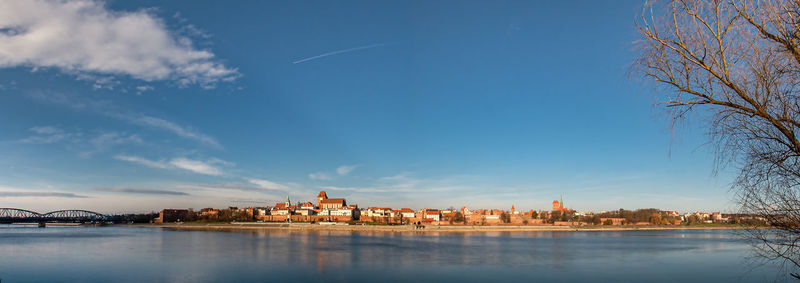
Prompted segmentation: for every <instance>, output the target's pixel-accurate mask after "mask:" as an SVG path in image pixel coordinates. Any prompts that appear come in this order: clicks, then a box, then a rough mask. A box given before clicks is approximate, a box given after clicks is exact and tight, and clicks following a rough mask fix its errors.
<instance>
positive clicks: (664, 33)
mask: <svg viewBox="0 0 800 283" xmlns="http://www.w3.org/2000/svg"><path fill="white" fill-rule="evenodd" d="M637 28H638V30H639V32H640V33H641V35H642V37H643V40H641V41H640V42H639V46H638V47H639V51H640V52H641V53H640V55H639V57H638V58H637V60H636V61H635V63H634V66H635V69H636V70H638V71H639V72H640V73H641V74H642V75H643V76H644V77H645V78H647V79H648V80H650V81H654V82H656V84H655V85H656V86H657V88H658V90H659V91H658V93H661V94H664V96H663V98H661V99H659V103H660V104H662V105H663V106H665V107H666V109H669V112H670V113H671V114H672V117H673V123H674V122H675V121H678V120H681V119H682V118H686V117H688V115H687V114H689V113H693V112H697V111H692V110H701V111H702V112H701V113H702V114H701V115H703V117H709V118H710V119H709V120H708V121H707V126H708V128H709V131H710V133H711V134H712V135H711V136H712V141H713V143H712V144H713V145H714V147H715V149H716V156H717V166H728V165H730V166H733V167H734V168H735V169H737V170H739V175H738V177H737V178H736V180H735V181H734V182H733V190H734V192H736V195H737V199H738V201H739V202H740V204H741V210H742V213H747V214H751V215H755V216H757V217H761V218H763V219H766V220H767V222H768V223H769V225H771V226H772V227H773V228H775V229H750V230H749V232H748V235H749V236H751V237H752V238H754V239H756V240H757V241H758V244H756V245H755V247H756V251H757V253H758V254H759V255H761V256H764V257H765V258H769V259H779V260H783V262H784V263H790V266H791V265H793V266H794V267H795V268H797V267H800V243H798V240H800V187H798V185H800V159H799V157H800V140H799V139H798V136H797V131H798V128H800V100H799V99H798V87H800V76H799V75H800V0H767V1H750V0H728V1H719V0H716V1H701V0H672V1H664V2H655V3H647V4H646V5H645V10H644V12H643V13H642V16H641V18H640V19H639V20H637ZM792 275H795V274H792Z"/></svg>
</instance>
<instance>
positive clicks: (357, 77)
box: [0, 1, 735, 213]
mask: <svg viewBox="0 0 800 283" xmlns="http://www.w3.org/2000/svg"><path fill="white" fill-rule="evenodd" d="M254 5H257V7H246V8H245V7H240V6H237V5H224V4H223V3H214V2H198V3H193V4H192V5H184V4H182V3H161V2H123V1H108V2H98V1H76V2H72V3H70V4H69V5H68V4H67V3H62V2H58V1H29V2H3V3H0V121H2V122H0V133H2V134H0V202H2V203H3V204H4V205H3V206H6V207H19V208H27V209H32V210H37V211H52V210H57V209H66V208H83V209H89V210H93V211H100V212H104V213H123V212H148V211H155V210H160V209H162V208H165V207H176V208H190V207H191V208H202V207H227V206H250V205H258V204H269V203H271V202H273V201H275V200H281V199H283V198H285V196H286V195H287V194H288V195H290V196H292V197H293V198H294V197H295V196H297V198H298V199H301V198H305V197H304V196H313V195H314V194H315V192H318V191H320V190H326V191H328V192H332V193H335V194H336V195H339V196H342V197H345V198H347V199H349V200H352V201H353V202H354V203H369V204H371V205H377V206H387V207H414V208H416V207H419V208H422V207H449V206H470V207H486V208H492V207H495V208H506V207H508V206H510V205H515V206H517V207H519V208H521V209H547V208H548V207H549V205H550V202H551V201H552V200H553V197H555V196H561V195H563V196H564V197H565V200H566V201H567V203H568V204H569V205H570V206H572V207H575V208H581V209H584V210H587V211H607V210H614V209H619V208H629V209H637V208H651V207H652V208H663V209H671V210H679V211H701V210H707V211H734V208H735V204H733V203H732V202H731V201H730V198H731V196H730V194H728V192H729V190H728V188H729V183H730V182H731V181H732V178H733V177H732V174H731V173H730V172H728V171H726V169H725V168H721V169H720V170H719V171H718V172H717V171H715V170H714V166H713V165H714V156H713V152H711V151H712V150H711V149H710V148H709V147H708V146H707V145H706V136H705V135H704V131H703V130H702V129H701V128H698V127H695V125H692V124H687V125H683V124H679V125H677V126H676V127H675V128H674V129H673V128H671V127H670V126H669V125H667V124H668V123H665V120H667V119H668V118H665V117H663V115H660V113H659V110H655V109H653V107H651V106H652V104H653V103H654V100H653V97H652V95H651V93H652V89H651V88H649V87H648V86H647V85H644V84H642V83H641V82H638V81H636V80H631V79H630V78H629V77H628V75H627V71H628V69H629V65H630V62H631V61H632V60H633V58H635V57H636V54H635V52H633V51H632V50H633V43H634V42H635V41H636V40H637V39H638V35H637V33H636V31H635V29H634V27H633V19H632V17H631V15H635V14H637V13H639V12H640V9H641V7H642V6H641V5H642V3H641V2H640V1H619V2H614V3H610V4H609V3H594V2H591V1H586V2H584V3H582V4H581V5H577V6H579V7H577V8H576V7H575V5H573V4H567V3H519V5H521V6H514V7H510V6H506V5H503V4H502V3H482V4H480V5H479V4H476V3H473V4H465V5H460V6H459V7H452V5H446V4H444V3H418V4H416V5H400V4H397V3H360V2H342V3H315V4H314V5H311V4H308V3H278V2H275V3H255V4H254ZM320 5H322V6H324V7H318V6H320ZM311 6H315V7H314V9H310V7H311ZM364 9H367V10H369V11H371V12H370V13H360V12H359V11H363V10H364ZM326 11H328V12H326ZM445 14H446V15H450V16H448V17H441V15H445ZM220 18H225V19H230V20H224V21H222V20H220ZM411 18H413V19H417V20H415V21H409V19H411ZM564 18H573V19H574V21H568V22H565V23H563V24H559V25H556V26H552V25H551V24H552V23H554V22H561V21H562V19H564ZM409 22H411V23H409ZM588 25H591V26H592V27H593V29H584V28H583V27H585V26H588ZM64 27H71V30H70V33H69V34H71V36H69V37H63V36H58V34H59V33H58V32H55V33H50V32H48V31H51V30H55V31H63V29H64ZM130 27H135V28H130ZM248 27H259V28H260V30H259V33H258V34H255V33H253V32H252V31H250V30H249V29H248ZM431 27H435V28H431ZM545 27H547V28H545ZM93 31H102V32H93ZM54 34H55V35H54ZM109 35H113V36H109ZM31 38H40V39H41V40H31ZM112 39H114V40H117V41H113V40H112ZM109 40H111V41H113V42H112V43H113V45H114V46H119V48H104V46H106V45H104V44H109ZM542 42H547V44H542ZM552 43H556V44H552ZM23 51H24V52H23ZM111 59H114V60H111ZM98 62H101V63H102V64H101V63H98ZM567 74H569V75H567Z"/></svg>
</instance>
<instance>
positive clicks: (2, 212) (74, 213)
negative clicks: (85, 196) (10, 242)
mask: <svg viewBox="0 0 800 283" xmlns="http://www.w3.org/2000/svg"><path fill="white" fill-rule="evenodd" d="M107 220H109V217H108V216H106V215H103V214H100V213H97V212H93V211H88V210H78V209H74V210H57V211H51V212H48V213H38V212H35V211H30V210H26V209H19V208H7V207H3V208H0V223H21V222H38V223H47V222H62V223H63V222H67V223H87V222H105V221H107Z"/></svg>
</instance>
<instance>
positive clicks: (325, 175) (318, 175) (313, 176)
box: [308, 172, 331, 180]
mask: <svg viewBox="0 0 800 283" xmlns="http://www.w3.org/2000/svg"><path fill="white" fill-rule="evenodd" d="M308 178H309V179H311V180H330V179H331V176H330V175H328V173H325V172H317V173H311V174H308Z"/></svg>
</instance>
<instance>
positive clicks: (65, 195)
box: [0, 191, 86, 198]
mask: <svg viewBox="0 0 800 283" xmlns="http://www.w3.org/2000/svg"><path fill="white" fill-rule="evenodd" d="M8 197H56V198H86V196H82V195H76V194H74V193H64V192H8V191H0V198H8Z"/></svg>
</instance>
